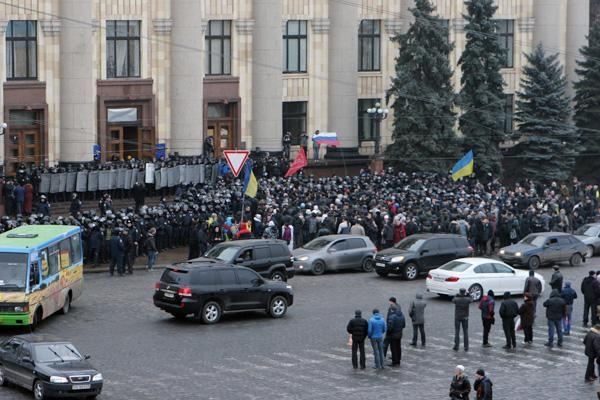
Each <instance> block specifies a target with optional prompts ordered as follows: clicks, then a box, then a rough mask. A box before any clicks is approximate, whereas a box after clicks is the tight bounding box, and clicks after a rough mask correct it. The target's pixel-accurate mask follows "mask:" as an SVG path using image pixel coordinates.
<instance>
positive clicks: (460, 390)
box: [450, 365, 471, 400]
mask: <svg viewBox="0 0 600 400" xmlns="http://www.w3.org/2000/svg"><path fill="white" fill-rule="evenodd" d="M470 392H471V382H469V378H467V376H466V375H465V367H463V366H462V365H457V366H456V368H455V369H454V376H453V377H452V383H450V400H469V393H470Z"/></svg>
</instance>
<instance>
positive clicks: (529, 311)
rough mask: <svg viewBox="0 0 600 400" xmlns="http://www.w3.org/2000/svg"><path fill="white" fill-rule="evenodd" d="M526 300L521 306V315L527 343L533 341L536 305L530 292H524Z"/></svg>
mask: <svg viewBox="0 0 600 400" xmlns="http://www.w3.org/2000/svg"><path fill="white" fill-rule="evenodd" d="M523 297H524V300H525V301H524V302H523V304H521V307H519V316H520V317H521V328H523V334H524V335H525V339H524V342H525V344H532V343H533V323H534V321H535V305H534V303H533V297H532V296H531V294H530V293H525V294H524V296H523Z"/></svg>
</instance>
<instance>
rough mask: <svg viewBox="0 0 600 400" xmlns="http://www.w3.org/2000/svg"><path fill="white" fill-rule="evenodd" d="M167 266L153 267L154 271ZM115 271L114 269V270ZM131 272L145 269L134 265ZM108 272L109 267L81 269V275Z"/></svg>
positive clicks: (143, 266)
mask: <svg viewBox="0 0 600 400" xmlns="http://www.w3.org/2000/svg"><path fill="white" fill-rule="evenodd" d="M166 267H167V265H155V266H154V271H156V270H160V269H163V268H166ZM115 270H116V269H115ZM133 270H134V271H146V270H147V268H146V266H145V265H134V266H133ZM109 272H110V269H109V267H105V266H101V267H96V268H94V267H85V266H84V267H83V274H84V275H93V274H103V273H106V274H108V273H109Z"/></svg>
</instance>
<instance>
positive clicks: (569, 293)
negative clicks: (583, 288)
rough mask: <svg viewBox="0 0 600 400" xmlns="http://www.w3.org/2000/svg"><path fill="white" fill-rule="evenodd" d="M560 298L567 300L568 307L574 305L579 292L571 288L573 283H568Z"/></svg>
mask: <svg viewBox="0 0 600 400" xmlns="http://www.w3.org/2000/svg"><path fill="white" fill-rule="evenodd" d="M560 297H562V298H563V299H564V300H565V303H567V305H568V306H572V305H573V301H574V300H575V299H576V298H577V292H576V291H574V290H573V288H572V287H571V282H566V283H565V287H564V288H563V290H562V291H561V292H560Z"/></svg>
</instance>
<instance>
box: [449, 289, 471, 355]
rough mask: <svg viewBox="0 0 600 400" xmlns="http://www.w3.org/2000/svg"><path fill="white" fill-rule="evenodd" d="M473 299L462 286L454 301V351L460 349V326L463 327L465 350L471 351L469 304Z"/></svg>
mask: <svg viewBox="0 0 600 400" xmlns="http://www.w3.org/2000/svg"><path fill="white" fill-rule="evenodd" d="M472 301H473V299H472V298H471V296H469V295H468V294H467V289H464V288H461V289H460V290H459V293H458V295H457V296H455V297H454V298H453V299H452V302H453V303H454V347H453V350H454V351H458V345H459V343H460V327H461V326H462V328H463V336H464V342H465V351H469V306H470V304H471V302H472Z"/></svg>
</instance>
